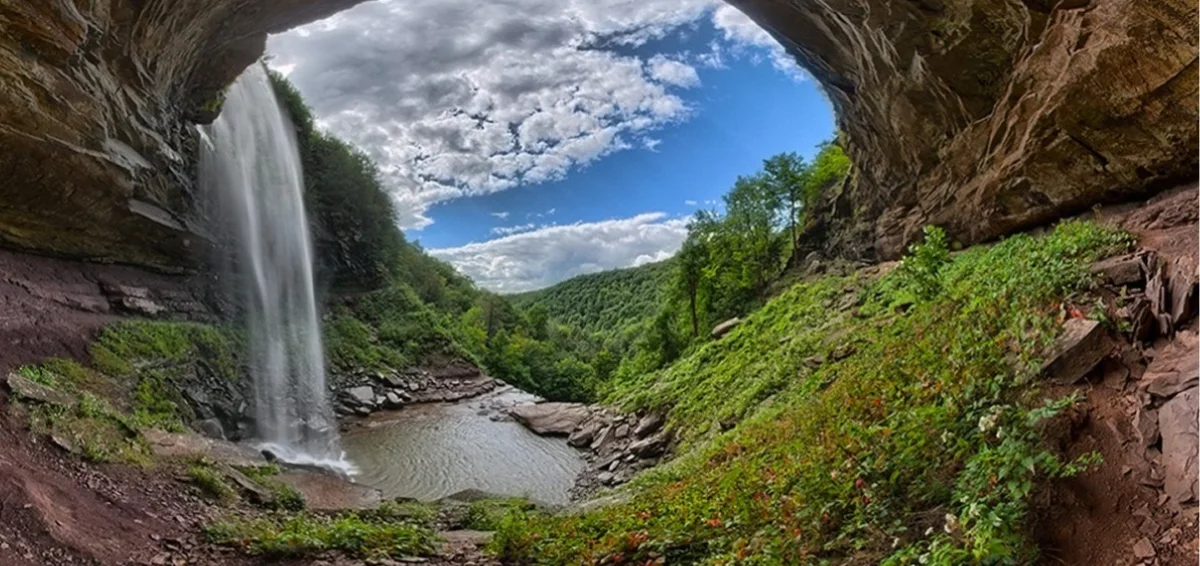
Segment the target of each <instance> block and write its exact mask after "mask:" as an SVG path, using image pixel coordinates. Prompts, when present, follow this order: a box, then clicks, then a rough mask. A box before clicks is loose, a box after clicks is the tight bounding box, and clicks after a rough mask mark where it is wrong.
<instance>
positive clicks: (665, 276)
mask: <svg viewBox="0 0 1200 566" xmlns="http://www.w3.org/2000/svg"><path fill="white" fill-rule="evenodd" d="M674 265H675V264H674V262H672V261H671V260H666V261H660V262H655V263H648V264H645V265H640V266H637V267H630V268H626V269H613V270H610V271H602V272H600V273H589V274H587V275H580V276H578V277H572V278H571V279H568V280H566V281H563V282H561V283H558V284H556V285H553V286H551V287H547V288H545V289H539V290H537V291H529V292H527V293H518V294H515V295H508V299H509V300H511V301H512V302H513V304H515V305H517V306H518V307H521V308H524V309H533V308H536V307H541V308H542V309H545V311H546V314H547V315H548V316H549V317H550V318H552V319H554V320H556V321H558V322H560V323H562V324H566V325H568V326H572V327H575V328H578V329H580V330H583V331H584V332H588V333H599V334H601V335H605V336H612V335H615V334H616V333H618V332H619V331H621V330H622V329H624V328H626V327H628V326H630V325H632V324H634V323H637V322H639V321H641V320H643V319H645V318H647V317H649V316H651V315H653V314H654V312H655V311H656V310H657V309H658V308H659V306H660V305H661V301H662V299H663V298H664V297H665V296H666V293H667V287H668V285H669V283H670V278H671V274H672V269H674Z"/></svg>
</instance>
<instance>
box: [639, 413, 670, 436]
mask: <svg viewBox="0 0 1200 566" xmlns="http://www.w3.org/2000/svg"><path fill="white" fill-rule="evenodd" d="M663 421H664V419H663V416H662V415H660V414H658V413H649V414H647V415H645V416H643V417H642V418H640V419H638V423H637V426H636V427H634V429H633V437H634V438H645V437H646V436H647V435H650V434H654V433H655V432H658V429H660V428H662V425H663Z"/></svg>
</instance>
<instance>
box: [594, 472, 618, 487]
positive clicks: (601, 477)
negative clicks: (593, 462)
mask: <svg viewBox="0 0 1200 566" xmlns="http://www.w3.org/2000/svg"><path fill="white" fill-rule="evenodd" d="M614 479H616V477H615V476H613V475H612V473H610V472H600V473H599V474H597V475H596V481H599V482H600V483H602V484H604V485H612V483H613V480H614Z"/></svg>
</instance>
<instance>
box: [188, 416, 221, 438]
mask: <svg viewBox="0 0 1200 566" xmlns="http://www.w3.org/2000/svg"><path fill="white" fill-rule="evenodd" d="M192 428H193V429H196V431H197V432H199V433H200V434H203V435H204V436H207V437H209V438H215V439H217V440H225V429H224V428H222V427H221V421H219V420H217V419H204V420H200V421H196V422H195V423H193V424H192Z"/></svg>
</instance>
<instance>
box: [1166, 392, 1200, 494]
mask: <svg viewBox="0 0 1200 566" xmlns="http://www.w3.org/2000/svg"><path fill="white" fill-rule="evenodd" d="M1197 391H1200V389H1197V388H1195V387H1193V388H1191V389H1188V390H1187V391H1184V392H1182V393H1179V394H1178V395H1175V396H1174V397H1172V398H1171V399H1170V400H1168V401H1167V402H1166V403H1164V404H1163V406H1162V407H1161V408H1160V409H1159V410H1158V424H1159V431H1160V433H1161V435H1162V463H1163V471H1164V478H1163V488H1164V490H1165V493H1166V494H1167V495H1169V496H1170V497H1171V500H1172V501H1173V502H1175V504H1176V505H1186V504H1189V503H1192V502H1195V501H1197V495H1198V494H1197V493H1196V489H1197V488H1196V482H1197V481H1198V480H1200V468H1198V464H1200V454H1198V447H1200V431H1198V430H1197V428H1198V427H1197V422H1198V420H1200V409H1198V407H1200V395H1198V394H1197Z"/></svg>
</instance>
